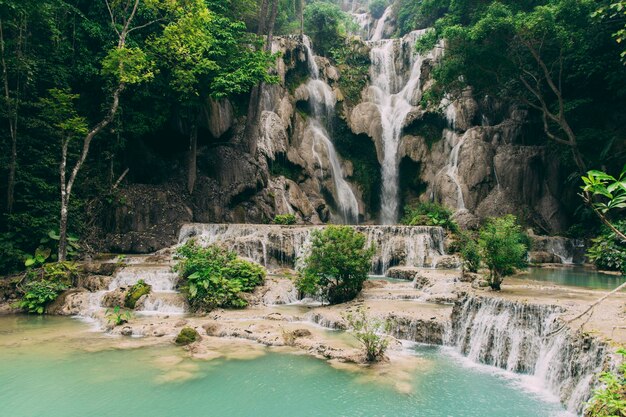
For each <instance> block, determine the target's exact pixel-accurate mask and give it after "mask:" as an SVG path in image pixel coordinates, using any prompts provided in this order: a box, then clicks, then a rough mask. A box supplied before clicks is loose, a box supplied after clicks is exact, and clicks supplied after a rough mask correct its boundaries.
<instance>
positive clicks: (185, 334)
mask: <svg viewBox="0 0 626 417" xmlns="http://www.w3.org/2000/svg"><path fill="white" fill-rule="evenodd" d="M199 339H200V335H199V334H198V332H197V331H196V329H194V328H193V327H183V328H182V329H181V330H180V332H179V333H178V336H176V339H175V340H174V343H176V344H177V345H178V346H187V345H190V344H192V343H193V342H195V341H196V340H199Z"/></svg>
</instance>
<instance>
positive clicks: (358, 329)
mask: <svg viewBox="0 0 626 417" xmlns="http://www.w3.org/2000/svg"><path fill="white" fill-rule="evenodd" d="M344 318H345V319H346V321H347V322H348V326H349V327H350V328H351V329H352V330H353V331H354V337H356V339H357V340H358V341H359V342H360V343H361V344H362V345H363V349H364V353H365V360H366V361H367V362H375V361H378V360H379V359H381V358H383V356H384V354H385V351H386V350H387V347H388V346H389V337H387V336H386V335H384V334H382V333H386V332H389V331H390V330H391V322H390V321H389V320H381V319H377V318H371V317H368V316H367V314H366V313H365V310H364V309H363V308H362V307H359V308H358V309H357V310H356V313H348V314H346V315H345V316H344Z"/></svg>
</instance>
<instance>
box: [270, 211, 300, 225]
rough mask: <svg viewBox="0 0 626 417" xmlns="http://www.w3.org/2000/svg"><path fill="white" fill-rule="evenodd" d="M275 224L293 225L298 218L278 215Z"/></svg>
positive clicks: (290, 215) (289, 215)
mask: <svg viewBox="0 0 626 417" xmlns="http://www.w3.org/2000/svg"><path fill="white" fill-rule="evenodd" d="M274 224H282V225H292V224H296V216H295V215H293V214H291V213H290V214H277V215H276V216H274Z"/></svg>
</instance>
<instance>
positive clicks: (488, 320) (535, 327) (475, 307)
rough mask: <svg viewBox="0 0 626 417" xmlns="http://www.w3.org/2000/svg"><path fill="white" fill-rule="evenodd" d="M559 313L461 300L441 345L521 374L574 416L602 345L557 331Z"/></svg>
mask: <svg viewBox="0 0 626 417" xmlns="http://www.w3.org/2000/svg"><path fill="white" fill-rule="evenodd" d="M559 313H561V311H560V309H559V308H558V307H555V306H549V305H536V304H526V303H519V302H513V301H507V300H503V299H498V298H493V297H475V296H474V297H471V296H470V297H466V298H465V299H464V300H462V301H461V302H459V303H457V304H456V305H455V307H454V310H453V313H452V320H451V323H452V325H451V328H450V329H449V331H448V334H447V337H446V339H447V340H446V343H447V344H448V345H451V346H454V347H455V348H456V349H457V350H458V351H459V352H460V353H462V354H463V355H466V356H467V357H468V358H470V359H471V360H473V361H475V362H480V363H485V364H489V365H493V366H497V367H499V368H503V369H506V370H508V371H511V372H516V373H522V374H527V375H529V376H530V378H529V379H530V383H532V384H533V385H534V386H535V388H539V389H541V390H548V391H549V392H551V393H552V394H554V395H556V396H557V397H558V398H559V399H560V400H561V402H562V403H563V404H564V405H566V407H567V408H568V410H569V411H571V412H575V413H580V412H581V409H582V407H583V405H584V403H585V401H586V400H587V399H588V398H589V396H590V394H591V386H590V382H591V381H592V378H593V377H594V375H596V374H597V373H598V372H599V371H600V370H601V369H602V365H603V360H604V355H605V346H604V345H603V344H602V343H600V342H599V341H598V340H597V339H595V338H591V337H586V336H584V335H581V334H574V333H572V332H571V331H569V330H564V331H561V332H559V333H557V334H555V335H553V336H547V335H549V334H550V332H551V331H553V330H555V329H556V328H558V327H559V325H560V321H559V320H558V318H559Z"/></svg>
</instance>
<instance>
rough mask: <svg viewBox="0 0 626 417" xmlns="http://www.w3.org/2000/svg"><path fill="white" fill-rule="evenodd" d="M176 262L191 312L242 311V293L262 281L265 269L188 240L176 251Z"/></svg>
mask: <svg viewBox="0 0 626 417" xmlns="http://www.w3.org/2000/svg"><path fill="white" fill-rule="evenodd" d="M176 258H177V259H178V260H179V262H178V263H177V264H176V266H175V267H174V269H175V271H177V272H178V273H179V275H180V277H181V289H182V290H183V293H184V294H185V295H186V296H187V300H188V302H189V305H190V307H191V308H192V309H193V310H205V311H208V310H212V309H214V308H216V307H234V308H243V307H246V306H247V305H248V302H247V301H246V300H245V299H244V298H243V297H242V293H243V292H250V291H253V290H254V288H255V287H256V286H258V285H261V284H262V283H263V282H264V280H265V268H263V267H262V266H260V265H257V264H254V263H252V262H248V261H246V260H243V259H240V258H238V257H237V255H236V254H235V253H234V252H232V251H229V250H226V249H223V248H221V247H219V246H216V245H211V246H207V247H201V246H199V245H197V244H196V242H195V241H193V240H190V241H189V242H187V243H185V244H184V245H183V246H181V247H180V248H179V249H178V251H177V253H176Z"/></svg>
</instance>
